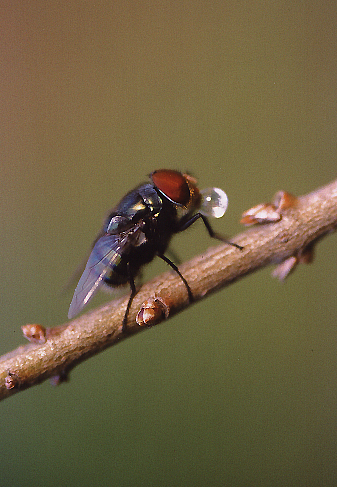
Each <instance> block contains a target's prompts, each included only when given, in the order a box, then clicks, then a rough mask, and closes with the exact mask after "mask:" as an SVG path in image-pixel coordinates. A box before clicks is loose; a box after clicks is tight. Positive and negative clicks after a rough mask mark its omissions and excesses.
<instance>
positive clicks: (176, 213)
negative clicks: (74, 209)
mask: <svg viewBox="0 0 337 487" xmlns="http://www.w3.org/2000/svg"><path fill="white" fill-rule="evenodd" d="M227 204H228V200H227V196H226V193H224V191H222V190H221V189H219V188H210V189H206V190H202V191H200V190H199V189H198V187H197V181H196V180H195V179H194V178H193V177H192V176H190V175H188V174H183V173H181V172H179V171H174V170H172V169H160V170H158V171H154V172H153V173H151V174H150V182H148V183H145V184H141V185H140V186H138V187H137V188H135V189H133V190H132V191H130V192H129V193H127V194H126V196H124V198H122V200H121V201H120V202H119V203H118V205H117V206H116V207H115V208H114V209H113V210H112V212H111V213H110V215H109V216H108V218H107V219H106V221H105V223H104V226H103V229H102V231H101V233H100V234H99V236H98V238H97V239H96V240H95V242H94V245H93V248H92V251H91V254H90V256H89V259H88V262H87V264H86V266H85V269H84V271H83V274H82V276H81V278H80V280H79V282H78V284H77V287H76V289H75V292H74V296H73V299H72V301H71V304H70V307H69V312H68V318H73V317H74V316H76V315H77V314H78V313H79V312H80V311H81V310H82V309H83V308H84V306H86V305H87V303H88V302H89V301H90V299H91V298H92V297H93V295H94V294H95V293H96V291H97V290H98V289H99V288H100V287H101V286H103V285H107V286H109V287H112V288H114V287H118V286H122V285H125V284H129V285H130V288H131V293H130V297H129V301H128V304H127V307H126V310H125V314H124V319H123V330H124V331H125V330H126V322H127V318H128V313H129V309H130V306H131V304H132V300H133V298H134V296H135V295H136V292H137V291H136V286H135V277H136V276H137V274H138V273H139V270H140V268H141V267H142V266H143V265H144V264H147V263H148V262H151V261H152V260H153V258H154V257H155V256H158V257H160V258H161V259H162V260H164V261H165V262H166V263H167V264H168V265H169V266H171V268H172V269H173V270H174V271H175V272H176V273H177V274H178V275H179V277H180V279H181V280H182V281H183V283H184V285H185V287H186V290H187V292H188V296H189V299H190V301H193V295H192V292H191V289H190V287H189V285H188V282H187V281H186V279H185V278H184V276H183V275H182V274H181V273H180V271H179V269H178V267H177V266H176V265H175V264H174V263H173V262H172V261H171V260H170V259H169V258H168V257H166V256H165V255H164V253H165V251H166V249H167V247H168V244H169V242H170V240H171V237H172V236H173V235H174V234H176V233H179V232H182V231H184V230H186V229H187V228H188V227H189V226H191V225H192V224H193V223H194V222H196V221H197V220H199V219H201V220H202V221H203V222H204V225H205V226H206V229H207V231H208V233H209V235H210V237H212V238H215V239H218V240H221V241H223V242H226V243H228V244H229V245H233V246H234V247H237V248H238V249H240V250H242V247H241V246H240V245H238V244H235V243H232V242H229V241H228V240H227V239H226V238H224V237H222V236H221V235H219V234H217V233H215V232H214V231H213V229H212V227H211V225H210V223H209V221H208V218H207V217H208V216H213V217H215V218H220V217H222V216H223V214H224V213H225V211H226V209H227Z"/></svg>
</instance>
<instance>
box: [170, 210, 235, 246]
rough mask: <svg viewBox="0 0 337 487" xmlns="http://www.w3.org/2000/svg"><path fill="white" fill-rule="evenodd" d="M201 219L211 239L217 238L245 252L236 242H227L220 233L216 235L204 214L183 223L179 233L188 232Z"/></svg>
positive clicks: (194, 216) (197, 214)
mask: <svg viewBox="0 0 337 487" xmlns="http://www.w3.org/2000/svg"><path fill="white" fill-rule="evenodd" d="M199 218H201V219H202V221H203V222H204V225H205V227H206V228H207V231H208V234H209V236H210V237H211V238H215V239H217V240H221V242H225V243H227V244H228V245H232V246H233V247H236V248H237V249H239V250H243V247H241V245H238V244H236V243H234V242H230V241H229V240H227V238H226V237H223V236H222V235H220V234H219V233H216V232H215V231H214V230H213V228H212V227H211V224H210V222H209V221H208V219H207V218H206V217H205V216H204V215H203V214H202V213H196V214H195V215H193V216H192V217H191V218H190V219H189V220H187V221H185V222H184V223H183V225H182V226H181V227H180V228H179V231H180V232H182V231H183V230H186V228H188V227H190V226H191V225H193V223H195V222H196V221H197V220H199Z"/></svg>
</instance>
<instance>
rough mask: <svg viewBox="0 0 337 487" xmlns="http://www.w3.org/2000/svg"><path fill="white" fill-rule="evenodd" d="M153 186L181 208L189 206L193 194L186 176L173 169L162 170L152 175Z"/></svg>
mask: <svg viewBox="0 0 337 487" xmlns="http://www.w3.org/2000/svg"><path fill="white" fill-rule="evenodd" d="M150 177H151V179H152V182H153V184H154V185H155V186H156V188H157V189H159V191H160V192H161V193H163V195H164V196H166V198H168V199H169V200H170V201H172V202H173V203H175V204H176V205H180V206H185V207H186V206H188V204H189V202H190V199H191V192H190V188H189V185H188V183H187V180H186V178H185V176H184V175H183V174H182V173H181V172H179V171H174V170H172V169H160V170H158V171H154V172H153V173H152V174H151V175H150Z"/></svg>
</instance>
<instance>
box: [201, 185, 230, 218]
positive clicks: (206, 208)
mask: <svg viewBox="0 0 337 487" xmlns="http://www.w3.org/2000/svg"><path fill="white" fill-rule="evenodd" d="M200 194H201V206H200V210H199V211H200V213H202V214H203V215H205V216H211V217H214V218H221V217H222V216H223V215H224V214H225V212H226V210H227V206H228V198H227V195H226V193H225V192H224V191H223V190H222V189H220V188H207V189H202V190H201V191H200Z"/></svg>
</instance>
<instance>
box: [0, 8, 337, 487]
mask: <svg viewBox="0 0 337 487" xmlns="http://www.w3.org/2000/svg"><path fill="white" fill-rule="evenodd" d="M0 22H1V32H2V34H1V43H0V45H1V81H0V83H1V85H0V86H1V90H0V97H1V107H2V109H1V113H0V117H1V132H0V134H1V136H0V137H1V145H0V150H1V178H0V185H1V186H0V222H1V246H0V253H1V283H0V296H1V310H0V313H1V327H0V347H1V353H5V352H7V351H9V350H11V349H12V348H15V347H17V346H18V345H20V344H22V343H24V339H23V338H22V336H21V330H20V327H21V325H22V324H25V323H41V324H43V325H45V326H54V325H57V324H60V323H62V322H65V321H66V316H67V309H68V306H69V302H70V300H71V295H72V292H71V291H70V292H69V293H68V294H67V295H65V296H61V295H60V291H61V290H62V288H63V286H64V284H65V283H66V282H67V280H68V278H69V276H70V275H71V274H72V272H73V270H74V269H75V268H76V266H77V265H78V263H79V262H81V260H82V259H83V258H84V257H85V256H86V253H87V251H88V249H89V247H90V244H91V242H92V240H93V238H94V237H95V235H96V232H97V231H98V230H99V228H100V225H101V222H102V219H103V217H104V215H105V214H106V212H107V210H109V209H110V208H111V207H112V206H114V204H115V203H116V202H117V201H118V200H119V198H120V197H121V196H123V195H124V193H125V192H127V191H128V190H130V189H131V188H133V187H134V186H136V185H137V184H138V183H140V182H142V181H144V179H146V175H147V174H148V173H149V172H150V171H152V170H154V169H158V168H162V167H164V168H177V169H181V170H184V171H185V170H189V171H190V172H192V173H193V174H194V175H196V176H198V179H199V181H200V186H201V187H208V186H213V185H216V186H220V187H222V188H224V189H225V190H226V191H227V193H228V196H229V209H228V213H227V214H226V216H225V218H223V219H222V220H219V221H217V222H216V225H215V226H216V229H217V230H218V231H223V232H224V233H226V234H227V235H235V233H237V232H239V231H241V228H240V226H239V224H238V221H239V218H240V214H241V213H242V211H243V210H245V209H247V208H248V207H250V206H252V205H254V204H257V203H259V202H262V201H268V200H269V199H270V198H271V197H272V195H273V194H274V193H275V192H276V191H277V190H279V189H285V190H288V191H290V192H293V193H294V194H297V195H300V194H303V193H307V192H309V191H312V190H314V189H315V188H316V187H319V186H320V185H323V184H326V183H328V182H329V181H330V180H332V179H335V177H336V141H337V137H336V136H337V118H336V105H337V89H336V80H337V55H336V48H337V35H336V23H337V4H336V2H314V1H307V2H291V1H273V2H266V1H262V2H254V1H253V2H251V1H250V2H247V1H246V2H235V1H228V2H224V1H209V2H207V1H205V0H203V1H201V0H200V1H195V2H193V1H179V2H178V1H167V0H163V1H160V2H158V1H142V2H139V1H138V2H137V1H129V2H125V1H113V2H109V1H95V2H83V1H78V0H76V1H72V2H65V1H53V2H52V1H46V2H27V1H24V0H21V1H12V2H7V1H6V2H2V5H1V19H0ZM210 245H214V243H213V242H210V241H209V239H208V237H207V234H206V231H205V230H204V229H203V228H202V225H201V224H197V225H195V227H194V228H192V229H191V230H190V231H189V232H185V234H184V235H181V236H177V237H176V238H175V239H174V241H173V249H174V250H175V251H176V252H177V253H178V254H179V255H180V256H181V258H182V259H187V258H189V257H192V256H193V255H196V254H197V253H199V252H202V251H203V250H204V249H206V248H207V247H208V246H210ZM163 270H166V267H165V265H164V264H163V263H162V262H160V261H159V262H154V263H153V264H151V266H149V268H148V269H147V270H146V272H145V275H144V279H148V278H149V277H150V276H151V275H153V274H154V273H159V272H161V271H163ZM336 271H337V266H336V235H332V236H330V237H328V238H326V239H325V240H324V241H322V242H321V243H320V244H319V246H318V248H317V254H316V260H315V262H314V264H313V265H312V266H302V267H300V268H298V270H297V272H296V273H295V274H294V275H292V276H291V277H290V278H289V279H288V280H287V282H286V283H285V284H283V285H282V284H280V283H279V282H277V281H275V280H273V279H272V278H271V277H270V272H271V268H268V269H264V270H262V271H261V272H259V273H257V274H255V275H252V276H250V277H247V278H245V279H243V280H242V281H240V282H238V283H236V284H235V285H233V286H231V287H229V288H227V289H225V290H223V291H222V292H220V293H218V294H216V295H214V296H212V297H211V298H209V299H208V300H206V301H203V302H201V303H199V304H197V305H196V306H193V307H191V308H190V309H189V310H187V311H186V312H184V313H182V314H181V315H179V316H176V317H175V318H174V319H172V320H170V321H169V322H167V323H166V324H163V325H161V326H158V327H155V328H153V329H151V330H149V331H146V332H145V333H142V334H141V335H139V336H136V337H133V338H131V339H130V340H127V341H125V342H123V343H122V344H121V345H120V346H118V347H114V348H112V349H110V350H107V351H105V352H104V353H102V354H101V355H99V356H97V357H94V358H93V359H90V360H89V361H87V362H86V363H84V364H82V365H81V366H79V367H78V368H77V369H75V370H74V371H73V372H72V374H71V380H70V382H69V383H67V384H64V385H62V386H60V387H57V388H53V387H52V386H51V385H50V384H49V383H44V384H43V385H40V386H38V387H35V388H32V389H30V390H28V391H25V392H23V393H21V394H18V395H15V396H14V397H12V398H10V399H7V400H6V401H4V402H2V403H1V406H0V411H1V439H0V447H1V448H0V450H1V458H2V461H1V465H2V469H1V470H2V472H1V479H0V485H1V486H2V485H3V486H6V487H7V486H11V485H18V486H36V485H41V486H44V487H49V486H60V485H71V486H91V485H116V486H204V485H211V486H243V487H247V486H249V487H252V486H282V487H284V486H306V487H308V486H309V487H310V486H335V485H337V405H336V402H337V354H336V343H337V341H336V338H337V336H336V334H337V327H336V325H337V319H336V318H337V306H336V284H337V278H336V276H337V272H336ZM106 299H107V298H106V297H104V296H99V297H98V298H97V299H95V301H94V303H93V306H95V305H97V304H98V303H100V302H104V300H106Z"/></svg>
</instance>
